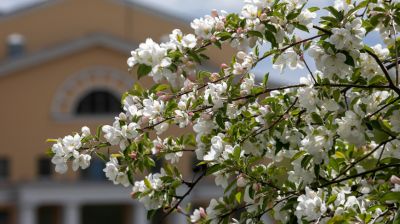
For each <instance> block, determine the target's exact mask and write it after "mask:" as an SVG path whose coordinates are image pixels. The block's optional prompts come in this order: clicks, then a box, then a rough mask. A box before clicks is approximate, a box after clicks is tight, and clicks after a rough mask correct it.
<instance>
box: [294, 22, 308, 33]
mask: <svg viewBox="0 0 400 224" xmlns="http://www.w3.org/2000/svg"><path fill="white" fill-rule="evenodd" d="M293 25H294V27H296V28H297V29H299V30H302V31H304V32H309V30H308V28H307V27H306V26H304V25H302V24H300V23H293Z"/></svg>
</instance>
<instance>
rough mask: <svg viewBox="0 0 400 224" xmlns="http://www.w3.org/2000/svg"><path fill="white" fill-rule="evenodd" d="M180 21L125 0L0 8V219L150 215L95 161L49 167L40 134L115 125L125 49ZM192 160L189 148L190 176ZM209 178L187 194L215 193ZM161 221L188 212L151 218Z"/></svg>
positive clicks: (73, 220) (9, 223) (117, 221)
mask: <svg viewBox="0 0 400 224" xmlns="http://www.w3.org/2000/svg"><path fill="white" fill-rule="evenodd" d="M186 24H187V22H183V21H181V20H179V19H176V18H174V17H171V16H169V15H164V14H163V13H161V12H158V11H154V10H150V9H148V8H145V7H143V6H139V5H136V4H133V3H130V2H127V1H124V0H84V1H83V0H49V1H44V2H43V3H37V4H35V5H32V6H29V7H25V8H22V9H19V10H17V11H14V12H12V13H9V14H6V15H0V41H2V42H0V43H2V44H0V102H1V105H2V106H1V112H0V113H1V116H0V124H1V130H0V224H14V223H20V224H46V223H51V224H57V223H61V224H92V223H96V224H101V223H113V224H126V223H137V224H142V223H143V224H144V223H148V221H147V219H146V211H145V210H144V207H143V206H142V205H140V204H138V203H137V202H136V201H134V200H132V199H130V197H129V194H130V190H131V189H129V188H123V187H121V186H114V185H112V183H109V182H108V181H105V180H104V175H103V173H102V171H101V170H102V168H103V166H104V165H103V164H102V163H101V162H99V161H94V162H93V163H92V166H91V168H90V169H88V170H85V171H83V172H80V173H73V172H69V173H68V174H67V175H57V174H55V173H54V172H53V170H54V169H53V167H52V164H51V162H50V159H49V158H48V157H47V156H46V154H45V151H46V148H48V147H49V144H48V143H46V142H45V140H46V139H47V138H53V137H54V138H56V137H60V136H65V135H68V134H70V133H72V132H73V131H74V130H79V129H80V127H81V126H83V125H88V126H89V127H90V128H91V129H92V130H95V129H96V127H97V126H98V125H99V124H107V123H111V122H112V120H113V117H114V115H116V114H118V112H119V111H120V110H121V109H120V106H119V102H120V96H121V95H122V93H123V92H124V91H126V90H127V89H129V88H130V87H131V86H132V84H133V83H135V82H137V80H136V77H135V75H133V74H129V73H128V71H127V65H126V60H127V58H128V57H129V53H130V51H131V50H133V49H135V48H136V46H137V44H138V43H140V42H143V41H144V40H145V39H146V38H147V37H151V38H153V39H154V40H155V41H159V40H160V39H161V38H162V37H163V36H165V35H167V34H169V33H170V32H171V31H172V30H173V29H174V28H180V29H182V30H183V31H184V32H190V30H189V29H188V27H187V25H186ZM232 53H233V51H232V50H230V49H228V50H227V51H223V52H222V51H219V50H217V49H214V50H211V51H209V52H208V54H209V55H211V58H212V60H211V61H210V63H209V64H208V65H206V66H208V67H209V68H211V69H212V68H215V67H217V66H218V65H219V64H221V63H223V62H229V59H230V55H232ZM140 83H141V84H142V85H144V86H149V85H151V80H150V79H149V78H143V79H141V80H140ZM191 164H192V156H190V155H185V158H184V161H183V162H182V163H181V166H183V167H188V168H187V169H184V170H188V171H187V172H188V173H187V174H186V175H193V174H192V173H191V172H192V171H191V166H192V165H191ZM211 181H212V180H211ZM208 183H209V182H207V180H206V181H205V182H204V183H203V184H202V186H201V187H200V188H198V189H196V190H194V191H193V193H192V194H191V198H189V200H188V201H190V199H193V203H194V204H195V205H201V204H202V203H203V202H206V201H208V199H209V198H210V197H213V196H216V195H218V193H219V192H220V191H221V190H219V189H217V188H214V187H212V185H210V184H208ZM194 199H196V200H194ZM162 222H164V223H184V222H185V218H184V217H181V216H171V217H169V219H168V220H163V221H161V220H155V221H153V223H162Z"/></svg>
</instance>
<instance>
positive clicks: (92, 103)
mask: <svg viewBox="0 0 400 224" xmlns="http://www.w3.org/2000/svg"><path fill="white" fill-rule="evenodd" d="M120 105H121V104H120V101H119V99H118V98H117V97H115V96H114V94H112V93H110V92H109V91H105V90H96V91H92V92H90V93H89V94H87V95H86V96H84V97H83V98H82V99H81V100H80V101H79V103H78V106H77V107H76V114H78V115H90V114H97V115H107V114H116V113H119V112H121V106H120Z"/></svg>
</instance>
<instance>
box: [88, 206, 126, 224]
mask: <svg viewBox="0 0 400 224" xmlns="http://www.w3.org/2000/svg"><path fill="white" fill-rule="evenodd" d="M128 209H129V207H128V206H126V205H84V206H82V210H81V211H82V216H81V223H84V224H110V223H112V224H124V223H127V222H126V220H125V218H126V217H127V210H128Z"/></svg>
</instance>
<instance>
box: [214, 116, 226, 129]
mask: <svg viewBox="0 0 400 224" xmlns="http://www.w3.org/2000/svg"><path fill="white" fill-rule="evenodd" d="M215 120H216V122H217V124H218V126H220V127H221V128H222V129H225V123H224V119H223V118H222V115H221V113H218V114H217V116H216V117H215Z"/></svg>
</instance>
